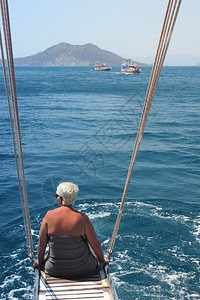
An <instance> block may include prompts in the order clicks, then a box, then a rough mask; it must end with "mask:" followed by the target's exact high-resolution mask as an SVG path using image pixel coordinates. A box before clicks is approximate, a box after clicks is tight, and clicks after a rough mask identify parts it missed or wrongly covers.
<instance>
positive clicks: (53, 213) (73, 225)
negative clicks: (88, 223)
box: [46, 206, 85, 236]
mask: <svg viewBox="0 0 200 300" xmlns="http://www.w3.org/2000/svg"><path fill="white" fill-rule="evenodd" d="M46 222H47V226H48V234H49V235H73V236H81V235H84V234H85V215H84V214H82V213H80V212H78V211H76V210H74V209H73V208H69V207H67V206H62V207H59V208H56V209H54V210H50V211H49V212H48V213H47V214H46Z"/></svg>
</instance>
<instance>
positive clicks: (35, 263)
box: [33, 261, 40, 270]
mask: <svg viewBox="0 0 200 300" xmlns="http://www.w3.org/2000/svg"><path fill="white" fill-rule="evenodd" d="M39 268H40V266H39V263H38V261H34V263H33V269H34V270H35V269H39Z"/></svg>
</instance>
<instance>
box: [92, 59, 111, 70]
mask: <svg viewBox="0 0 200 300" xmlns="http://www.w3.org/2000/svg"><path fill="white" fill-rule="evenodd" d="M111 69H112V67H107V66H106V64H104V63H103V64H102V63H100V62H98V61H97V62H96V63H95V65H94V70H95V71H110V70H111Z"/></svg>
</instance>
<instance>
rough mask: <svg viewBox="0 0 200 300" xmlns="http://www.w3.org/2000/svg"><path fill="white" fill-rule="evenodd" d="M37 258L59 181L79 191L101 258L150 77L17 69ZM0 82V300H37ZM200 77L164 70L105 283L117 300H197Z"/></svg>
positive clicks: (190, 70)
mask: <svg viewBox="0 0 200 300" xmlns="http://www.w3.org/2000/svg"><path fill="white" fill-rule="evenodd" d="M15 71H16V85H17V95H18V106H19V116H20V128H21V137H22V148H23V158H24V168H25V175H26V184H27V191H28V201H29V209H30V218H31V227H32V235H33V243H34V250H35V254H36V249H37V243H38V233H39V228H40V223H41V221H42V219H43V217H44V215H45V213H46V212H47V211H48V210H50V209H54V208H56V207H57V201H56V199H55V196H54V194H55V191H56V187H57V185H58V184H59V183H60V182H62V181H73V182H75V183H77V184H78V185H79V194H78V198H77V201H76V204H75V208H76V209H78V210H80V211H82V212H84V213H87V214H88V216H89V217H90V219H91V221H92V222H93V224H94V227H95V230H96V232H97V235H98V237H99V239H100V241H101V243H102V245H103V249H104V252H105V254H106V251H107V249H108V247H109V242H110V238H111V236H112V231H113V228H114V224H115V221H116V218H117V214H118V210H119V206H120V201H121V197H122V194H123V189H124V184H125V181H126V176H127V172H128V168H129V162H130V159H131V155H132V150H133V147H134V141H135V137H136V133H137V129H138V124H139V121H140V116H141V112H142V107H143V104H144V99H145V95H146V91H147V87H148V81H149V77H150V73H151V67H143V68H142V72H141V73H140V74H129V75H126V74H122V73H121V72H120V67H114V68H112V70H111V71H110V72H95V71H93V69H92V67H17V68H16V70H15ZM2 73H3V72H2V70H1V73H0V86H1V89H0V96H1V104H0V105H1V109H0V189H1V190H0V198H1V201H0V214H1V219H0V222H1V223H0V225H1V237H0V245H1V247H0V255H1V272H0V285H1V294H0V298H1V299H33V284H34V271H33V269H32V263H31V261H30V259H29V258H28V255H27V246H26V239H25V232H24V226H23V218H22V212H21V203H20V197H19V188H18V181H17V174H16V166H15V159H14V151H13V143H12V136H11V129H10V121H9V114H8V105H7V100H6V96H5V90H4V82H3V75H2ZM199 200H200V68H199V67H184V68H183V67H164V68H163V70H162V73H161V77H160V80H159V84H158V87H157V91H156V94H155V97H154V101H153V105H152V108H151V112H150V115H149V119H148V122H147V125H146V128H145V133H144V136H143V140H142V142H141V145H140V150H139V153H138V156H137V159H136V163H135V166H134V170H133V174H132V178H131V182H130V185H129V189H128V194H127V199H126V203H125V206H124V211H123V216H122V220H121V224H120V227H119V231H118V235H117V239H116V243H115V248H114V252H113V255H112V257H111V260H110V272H111V275H112V277H113V279H114V282H115V286H116V290H117V293H118V296H119V299H121V300H123V299H124V300H126V299H200V286H199V272H200V263H199V253H200V202H199Z"/></svg>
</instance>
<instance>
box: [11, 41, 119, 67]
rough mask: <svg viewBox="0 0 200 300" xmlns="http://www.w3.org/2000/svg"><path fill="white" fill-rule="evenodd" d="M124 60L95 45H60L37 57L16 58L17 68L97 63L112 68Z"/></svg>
mask: <svg viewBox="0 0 200 300" xmlns="http://www.w3.org/2000/svg"><path fill="white" fill-rule="evenodd" d="M122 60H123V58H122V57H120V56H119V55H116V54H114V53H112V52H110V51H106V50H102V49H100V48H99V47H97V46H95V45H93V44H85V45H70V44H67V43H60V44H58V45H55V46H52V47H50V48H48V49H46V50H45V51H42V52H39V53H37V54H35V55H31V56H27V57H22V58H16V59H15V65H16V66H92V65H94V63H95V62H96V61H99V62H102V63H106V64H108V65H111V66H119V65H121V64H122Z"/></svg>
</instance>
